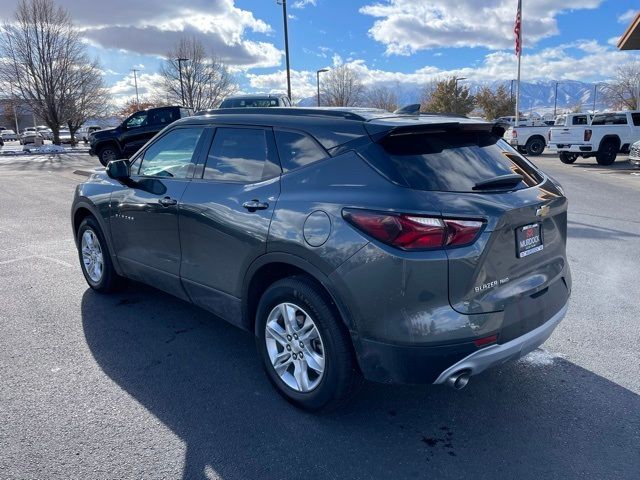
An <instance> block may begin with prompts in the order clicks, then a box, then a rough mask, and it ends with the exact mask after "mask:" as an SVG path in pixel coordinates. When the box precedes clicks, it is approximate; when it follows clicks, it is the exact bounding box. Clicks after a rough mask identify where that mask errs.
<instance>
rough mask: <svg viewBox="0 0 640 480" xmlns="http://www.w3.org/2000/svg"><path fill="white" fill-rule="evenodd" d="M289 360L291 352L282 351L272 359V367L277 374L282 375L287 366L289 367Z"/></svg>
mask: <svg viewBox="0 0 640 480" xmlns="http://www.w3.org/2000/svg"><path fill="white" fill-rule="evenodd" d="M291 362H292V360H291V354H290V353H289V352H287V351H284V352H281V353H279V354H278V356H277V357H276V358H275V359H273V368H274V369H275V371H276V373H277V374H278V375H280V376H282V375H283V374H284V372H286V371H287V368H289V365H291Z"/></svg>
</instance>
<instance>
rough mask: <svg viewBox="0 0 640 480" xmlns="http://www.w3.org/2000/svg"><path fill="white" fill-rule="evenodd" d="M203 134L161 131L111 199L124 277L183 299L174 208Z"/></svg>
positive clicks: (189, 128)
mask: <svg viewBox="0 0 640 480" xmlns="http://www.w3.org/2000/svg"><path fill="white" fill-rule="evenodd" d="M203 132H204V127H200V126H185V127H179V128H174V129H171V130H169V131H167V132H166V133H164V134H163V135H162V136H161V137H159V138H158V139H157V140H155V141H154V142H153V143H151V144H150V145H149V146H148V147H147V148H145V150H144V151H143V152H140V154H138V155H137V156H136V158H135V159H134V160H133V162H132V165H131V172H132V174H131V179H130V181H129V182H128V185H127V186H126V187H124V188H122V189H121V190H118V191H115V192H113V193H112V196H111V217H110V218H111V220H110V221H111V232H112V236H113V243H114V245H115V250H116V254H117V255H118V259H119V262H120V265H121V266H122V268H123V269H124V270H125V274H126V275H127V276H129V277H132V278H134V279H137V280H140V281H143V282H145V283H148V284H151V285H154V286H156V287H158V288H160V289H163V290H165V291H168V292H170V293H173V294H175V295H177V296H180V297H182V298H186V295H185V294H184V291H183V289H182V287H181V283H180V277H179V273H180V255H181V253H180V238H179V232H178V206H179V202H180V199H181V198H182V195H183V193H184V191H185V189H186V188H187V185H188V183H189V182H190V181H191V178H193V172H194V169H195V161H196V159H197V157H198V154H199V152H200V150H201V148H202V139H203V138H204V136H203Z"/></svg>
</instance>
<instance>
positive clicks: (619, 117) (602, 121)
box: [591, 113, 627, 125]
mask: <svg viewBox="0 0 640 480" xmlns="http://www.w3.org/2000/svg"><path fill="white" fill-rule="evenodd" d="M626 124H627V116H626V115H625V114H623V113H613V114H606V115H596V116H595V117H593V121H592V122H591V125H626Z"/></svg>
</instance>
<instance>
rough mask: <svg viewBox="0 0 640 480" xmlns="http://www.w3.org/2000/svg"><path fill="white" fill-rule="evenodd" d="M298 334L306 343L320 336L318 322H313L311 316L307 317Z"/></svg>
mask: <svg viewBox="0 0 640 480" xmlns="http://www.w3.org/2000/svg"><path fill="white" fill-rule="evenodd" d="M298 336H299V337H300V340H302V341H303V342H305V343H306V342H310V341H311V340H314V339H316V338H318V337H319V334H318V329H317V328H316V324H315V323H313V321H311V319H310V318H309V317H307V318H305V320H304V325H302V328H301V329H300V331H299V332H298Z"/></svg>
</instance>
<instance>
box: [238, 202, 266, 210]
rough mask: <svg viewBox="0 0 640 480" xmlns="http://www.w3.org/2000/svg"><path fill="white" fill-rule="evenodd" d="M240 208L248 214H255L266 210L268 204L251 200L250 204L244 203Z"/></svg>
mask: <svg viewBox="0 0 640 480" xmlns="http://www.w3.org/2000/svg"><path fill="white" fill-rule="evenodd" d="M242 206H243V207H244V208H246V209H247V210H249V211H250V212H255V211H256V210H266V209H267V208H269V204H268V203H265V202H261V201H260V200H251V201H250V202H244V203H243V204H242Z"/></svg>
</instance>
